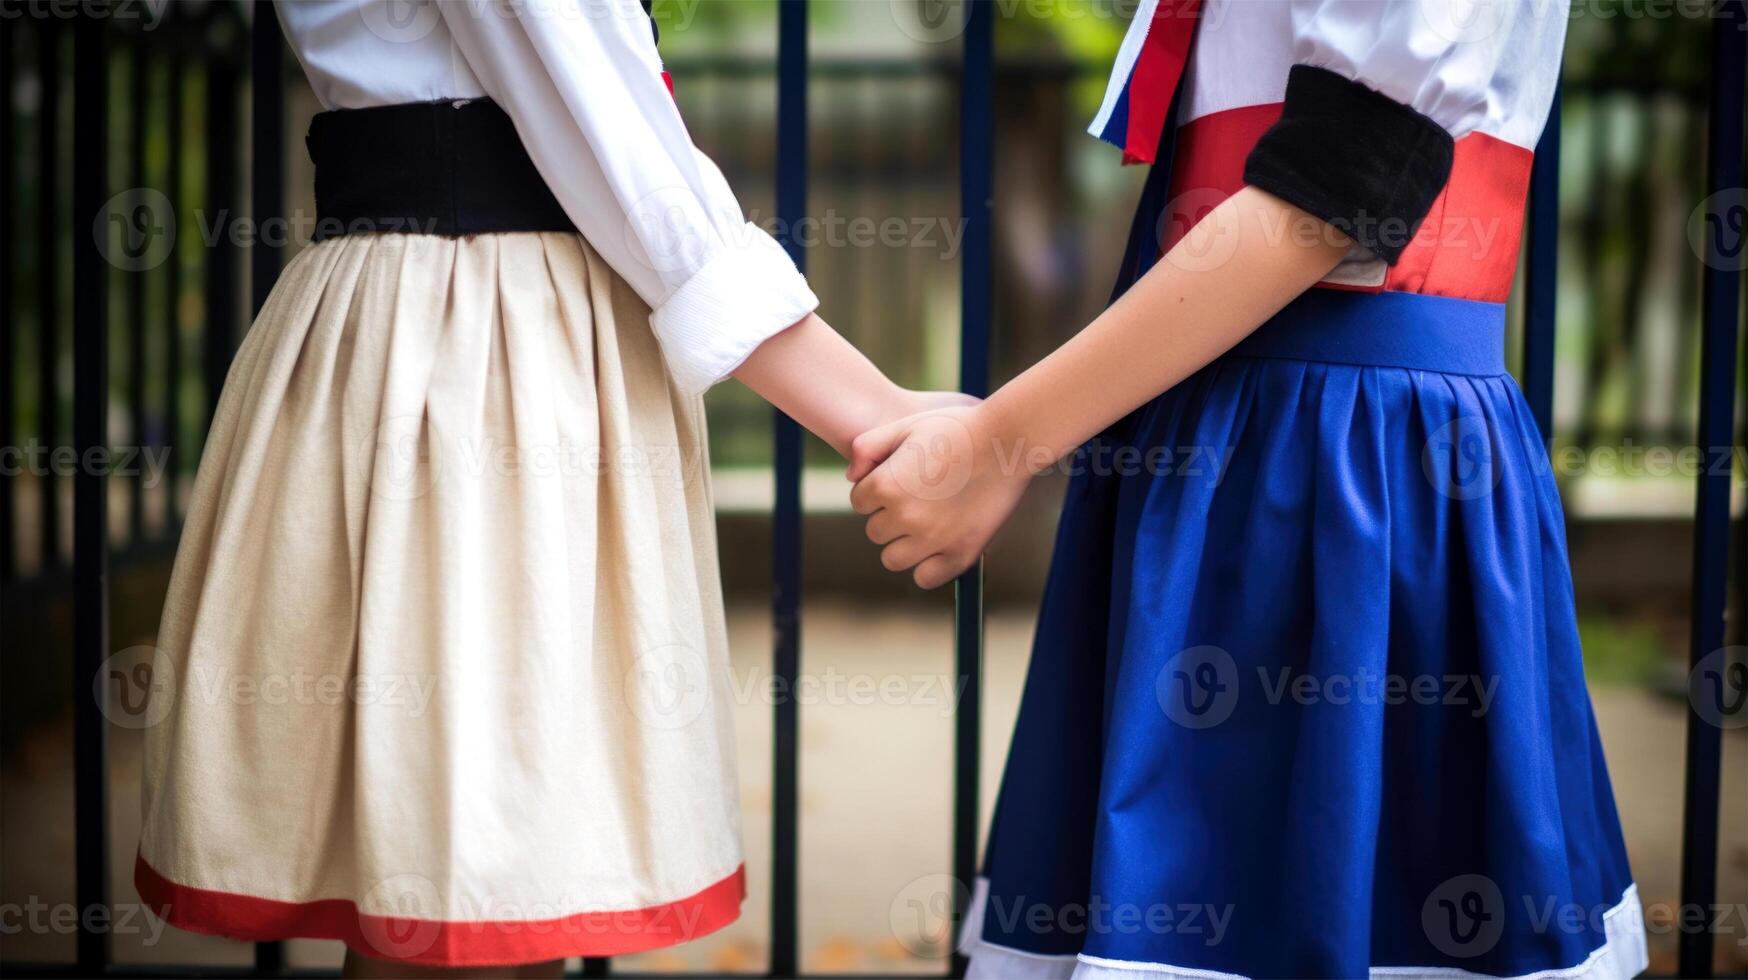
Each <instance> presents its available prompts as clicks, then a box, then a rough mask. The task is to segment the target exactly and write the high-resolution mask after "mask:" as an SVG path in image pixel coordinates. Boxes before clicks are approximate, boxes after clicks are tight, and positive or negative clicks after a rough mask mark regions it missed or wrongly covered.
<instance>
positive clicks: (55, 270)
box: [36, 17, 61, 574]
mask: <svg viewBox="0 0 1748 980" xmlns="http://www.w3.org/2000/svg"><path fill="white" fill-rule="evenodd" d="M36 30H37V54H36V66H37V76H38V83H39V85H40V86H41V88H42V93H41V95H40V96H39V98H38V101H37V133H36V141H37V142H36V185H37V194H36V275H37V279H36V333H37V338H36V356H37V361H36V370H37V382H36V390H37V408H36V415H37V434H38V435H39V436H40V437H41V439H42V441H43V445H44V446H46V447H51V448H52V447H54V446H57V445H59V444H60V438H61V392H60V383H59V382H60V353H61V345H60V339H61V331H60V326H61V323H60V320H61V313H60V306H61V277H60V272H61V261H60V259H61V254H60V251H61V250H60V240H61V238H60V236H61V221H60V218H61V215H60V208H59V204H60V199H61V198H60V195H61V192H60V170H61V167H60V164H61V155H60V132H61V126H60V122H61V29H60V20H59V18H54V17H41V18H38V19H37V22H36ZM36 485H37V494H38V497H39V501H38V506H39V508H40V513H41V521H40V522H39V523H40V525H41V530H40V531H39V532H38V533H40V534H41V535H42V538H41V540H40V541H39V542H38V543H39V544H40V545H41V552H42V553H41V557H40V564H39V570H40V572H41V573H43V574H47V573H50V572H53V571H54V570H55V569H56V568H58V567H59V566H60V564H61V497H60V486H59V481H58V480H56V479H55V476H54V470H53V469H52V468H50V469H49V470H46V471H44V472H43V473H42V474H41V475H40V476H38V477H37V480H36Z"/></svg>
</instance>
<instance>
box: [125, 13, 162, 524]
mask: <svg viewBox="0 0 1748 980" xmlns="http://www.w3.org/2000/svg"><path fill="white" fill-rule="evenodd" d="M133 41H134V43H133V50H132V51H131V52H130V56H131V58H132V64H131V65H130V66H129V68H130V70H131V72H132V77H131V82H132V91H130V92H129V93H128V115H129V116H130V117H131V118H129V119H128V129H129V132H128V158H129V159H128V166H129V167H130V168H131V169H130V171H129V186H130V187H136V188H143V187H145V186H146V120H147V118H148V117H147V99H146V96H147V94H148V93H147V87H148V85H147V83H148V82H149V81H150V80H151V73H150V72H149V70H148V67H149V65H150V63H151V61H150V57H151V56H150V51H151V47H150V43H149V42H148V41H147V40H146V38H145V37H144V36H143V35H142V36H138V37H135V38H134V39H133ZM152 220H153V222H154V223H159V222H162V221H164V220H165V218H164V217H163V216H161V215H160V216H156V217H154V218H153V219H152ZM147 233H148V234H157V233H158V229H157V228H150V229H147ZM146 276H147V271H146V270H145V269H130V270H129V271H128V274H127V412H128V430H129V431H128V437H129V438H130V439H131V440H132V441H133V445H134V450H133V451H134V452H139V451H140V450H141V449H143V448H144V447H145V445H146ZM127 521H128V524H127V529H128V541H129V542H130V543H132V544H134V545H136V546H137V545H140V544H143V543H144V542H145V536H146V535H145V528H146V474H145V469H144V467H141V469H140V471H139V472H137V473H135V474H134V475H133V477H132V479H129V480H128V481H127Z"/></svg>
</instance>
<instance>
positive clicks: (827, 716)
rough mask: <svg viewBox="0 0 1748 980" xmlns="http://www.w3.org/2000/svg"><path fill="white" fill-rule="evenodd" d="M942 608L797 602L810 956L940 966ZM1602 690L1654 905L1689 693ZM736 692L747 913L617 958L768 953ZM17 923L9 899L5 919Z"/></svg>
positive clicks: (118, 773)
mask: <svg viewBox="0 0 1748 980" xmlns="http://www.w3.org/2000/svg"><path fill="white" fill-rule="evenodd" d="M950 615H951V610H950V606H948V605H946V604H944V602H943V601H942V597H919V598H918V599H917V600H916V601H914V602H912V603H910V604H907V605H904V606H898V607H894V606H880V607H873V608H865V607H856V606H851V605H844V604H829V605H827V604H816V605H811V606H810V607H809V608H808V609H807V610H806V611H805V616H804V622H805V636H804V645H805V649H806V650H807V651H808V659H807V662H806V664H805V671H806V673H807V674H809V675H811V676H813V677H815V678H819V679H820V681H821V690H822V693H820V694H819V697H820V698H823V699H824V702H821V701H819V700H816V699H814V697H813V696H812V695H808V696H805V697H806V698H807V699H806V700H804V702H803V707H802V745H803V750H802V771H801V807H802V824H801V826H802V829H801V878H802V884H801V888H802V902H801V905H802V921H801V929H802V932H801V941H802V950H803V953H802V961H803V965H804V967H805V968H806V969H808V970H809V971H816V972H834V973H846V972H869V973H879V974H888V973H927V972H937V971H939V970H940V969H941V968H942V962H941V960H940V959H939V958H938V954H939V953H940V952H941V949H940V944H939V941H938V938H939V937H938V934H937V932H936V930H937V927H938V922H937V920H935V919H934V918H933V917H932V916H931V914H930V913H931V912H932V910H933V909H934V908H935V907H936V902H937V901H938V893H939V888H938V879H937V878H936V877H934V876H937V875H938V874H939V873H940V872H942V871H943V870H945V869H946V868H947V866H948V840H949V838H948V832H949V825H950V820H951V817H950V810H951V786H952V774H951V715H950V712H951V709H952V702H951V696H950V693H948V692H947V690H946V688H945V686H944V685H945V682H946V680H947V675H948V673H949V672H950V667H951V659H952V649H951V638H950V632H949V627H950ZM764 616H765V614H764V610H763V609H762V608H758V607H745V608H737V609H735V610H733V611H732V613H731V633H732V639H733V643H734V649H735V650H736V658H735V663H736V684H737V690H740V691H742V692H761V691H763V690H764V689H765V688H764V687H763V685H762V683H761V682H762V681H764V680H767V679H768V676H769V675H768V672H767V670H766V665H767V664H768V659H769V658H768V655H767V653H766V651H768V649H769V646H770V642H769V631H768V628H767V627H766V625H765V618H764ZM1031 626H1032V619H1031V614H1030V612H1028V611H1013V612H997V613H994V614H992V615H991V617H990V619H989V626H988V649H989V656H988V665H989V667H988V674H989V678H988V687H987V691H986V711H985V731H986V738H985V740H984V767H985V769H984V771H985V780H984V788H985V794H984V795H985V799H984V807H985V817H986V819H987V811H988V807H989V805H990V803H991V802H993V800H992V797H993V791H994V785H995V778H996V776H997V774H998V773H999V771H1000V765H1001V762H1002V759H1003V756H1004V755H1005V751H1006V746H1007V733H1008V731H1009V730H1010V728H1011V726H1012V724H1013V715H1014V711H1015V708H1016V702H1017V699H1018V694H1019V684H1020V681H1021V677H1022V671H1023V669H1024V663H1025V657H1026V652H1027V644H1028V641H1029V636H1030V632H1031ZM118 639H119V638H118ZM118 645H120V644H119V643H118ZM864 675H872V676H874V677H877V678H881V679H882V680H883V683H884V684H887V685H890V686H889V687H886V688H884V690H886V691H887V692H888V693H886V694H884V695H882V694H878V693H876V694H874V695H872V696H862V695H857V694H855V693H854V692H855V691H856V690H858V689H857V688H853V687H851V686H850V685H849V683H848V680H847V679H848V678H849V677H851V676H864ZM834 678H840V680H834ZM887 679H894V680H887ZM834 685H835V686H834ZM833 692H835V693H833ZM865 693H866V692H864V694H865ZM1595 698H1596V703H1597V708H1598V713H1599V715H1600V717H1601V724H1602V729H1603V735H1604V740H1605V742H1606V743H1607V744H1606V748H1607V751H1608V755H1609V759H1610V763H1611V766H1612V768H1613V774H1614V779H1615V788H1616V793H1617V796H1618V798H1619V801H1620V808H1621V813H1622V817H1623V819H1624V820H1625V823H1626V826H1627V834H1628V838H1629V841H1630V846H1631V850H1632V858H1633V865H1634V867H1635V869H1636V871H1637V874H1638V876H1639V882H1640V888H1641V892H1642V895H1643V897H1644V900H1645V901H1646V903H1647V904H1648V905H1652V904H1657V903H1668V904H1672V903H1673V902H1674V896H1675V895H1676V893H1677V873H1676V867H1677V861H1678V847H1679V845H1678V841H1679V839H1680V816H1679V803H1680V798H1681V778H1682V777H1681V762H1680V760H1681V751H1682V720H1681V719H1682V715H1681V711H1680V710H1679V708H1680V705H1679V704H1676V703H1671V702H1668V701H1665V700H1660V699H1657V698H1655V697H1653V696H1651V695H1648V694H1644V693H1642V692H1640V691H1638V690H1635V689H1627V688H1601V689H1599V690H1597V691H1596V692H1595ZM737 700H738V702H739V703H738V709H737V710H738V713H739V714H738V721H739V727H740V734H741V746H740V752H741V759H742V785H743V786H744V801H743V802H744V806H745V811H746V836H747V852H748V870H749V874H750V879H751V889H752V898H751V899H750V901H749V902H748V904H747V908H746V915H745V917H744V918H743V919H742V920H741V921H740V922H739V923H737V924H736V925H734V926H732V927H731V928H729V929H728V930H725V931H724V932H723V933H721V934H719V935H717V936H713V937H710V938H709V939H706V940H704V941H701V942H699V943H696V944H693V945H692V946H689V947H684V948H681V949H676V950H672V951H666V952H660V953H653V954H648V955H644V956H639V957H635V958H628V959H634V960H635V961H636V962H635V963H631V962H627V963H625V964H624V968H625V969H627V970H632V969H637V970H645V969H649V970H663V971H668V970H696V971H702V972H712V973H714V972H729V971H756V970H759V969H762V967H763V964H764V958H765V945H764V937H765V931H766V928H767V923H768V915H767V906H766V903H767V902H768V896H769V890H768V880H769V878H768V871H767V869H768V862H769V855H770V849H769V845H768V839H769V838H768V835H769V833H770V799H769V793H770V763H769V759H770V754H769V753H770V746H771V738H770V732H771V728H770V710H769V702H768V701H767V699H765V698H764V697H763V696H762V694H757V693H754V694H747V695H746V696H743V697H741V698H738V699H737ZM112 749H113V758H114V763H115V766H114V784H115V790H114V797H113V804H112V815H111V824H112V829H113V833H112V835H111V853H112V862H111V863H112V866H113V868H114V871H115V874H114V884H113V893H114V894H115V895H116V896H118V898H120V899H121V900H122V901H123V902H127V901H131V900H132V897H133V890H132V886H131V884H130V883H129V881H128V873H129V869H130V867H131V858H132V855H133V849H134V843H135V840H136V836H137V832H138V814H137V807H136V805H135V803H134V801H135V800H136V799H137V793H138V742H137V738H136V737H135V736H134V735H133V734H132V733H129V732H126V731H121V730H117V731H115V732H114V733H113V736H112ZM69 758H70V745H69V741H68V738H67V734H66V731H65V729H64V726H63V727H61V728H58V729H56V730H52V731H45V732H43V733H42V734H41V735H40V737H38V738H35V739H33V740H32V741H31V743H30V744H29V745H28V746H27V747H26V751H25V752H24V753H23V754H22V755H21V756H19V757H17V758H14V759H8V760H7V764H6V766H5V770H4V772H3V774H0V777H3V779H0V910H4V911H5V912H6V914H7V915H15V914H16V911H15V910H16V909H17V908H18V907H19V906H20V905H22V904H23V903H25V902H26V901H27V900H29V899H30V898H32V897H34V898H36V899H38V900H40V901H43V902H48V903H65V902H70V901H71V898H72V896H71V873H70V870H69V869H70V866H71V853H72V825H71V821H70V819H69V817H70V814H71V812H72V811H71V807H72V799H71V796H72V793H71V786H70V784H69V780H68V779H67V777H66V771H67V768H66V767H67V763H68V759H69ZM1725 767H1726V780H1727V782H1726V787H1725V801H1724V810H1725V813H1724V828H1725V833H1726V842H1725V846H1724V849H1723V856H1722V859H1721V862H1720V863H1721V868H1720V872H1721V875H1722V886H1723V887H1722V890H1721V893H1720V899H1721V900H1725V901H1728V902H1732V903H1745V905H1748V731H1738V732H1733V733H1730V737H1729V738H1728V739H1727V742H1726V759H1725ZM919 910H920V913H919ZM1743 911H1744V910H1743V909H1738V910H1734V911H1732V912H1730V913H1729V915H1730V916H1731V918H1729V919H1728V920H1727V921H1728V923H1729V924H1730V925H1731V926H1733V929H1734V931H1733V935H1731V936H1730V937H1727V938H1726V940H1725V944H1724V945H1723V946H1721V948H1720V952H1721V954H1722V957H1721V960H1722V962H1721V963H1720V966H1721V968H1722V969H1723V970H1724V971H1725V972H1730V971H1732V970H1734V971H1743V970H1748V933H1745V932H1744V931H1743V930H1744V928H1745V927H1748V920H1745V917H1744V915H1743ZM919 914H920V916H921V918H920V919H919ZM10 924H11V923H10V922H7V921H4V919H0V926H5V925H10ZM1653 944H1654V949H1655V950H1656V954H1655V955H1656V959H1657V962H1656V965H1657V966H1659V967H1661V972H1664V973H1669V972H1672V971H1673V965H1674V964H1673V959H1672V954H1671V950H1672V949H1673V936H1671V935H1669V934H1668V933H1667V931H1664V932H1662V933H1661V934H1658V935H1654V936H1653ZM115 946H116V955H117V957H118V959H121V960H123V961H134V962H160V963H165V962H202V963H235V964H240V963H244V962H246V961H247V959H248V957H249V950H248V948H247V947H246V946H243V945H242V944H237V943H231V942H226V941H223V940H216V939H210V938H205V937H197V936H190V935H186V934H181V933H177V932H175V931H173V930H172V931H166V932H165V933H164V934H163V936H162V938H161V939H160V940H158V941H157V942H155V943H153V942H149V937H147V936H145V935H141V934H134V933H128V934H118V935H117V936H116V939H115ZM71 951H72V936H71V934H70V933H68V932H65V931H54V930H50V931H46V932H44V931H34V930H30V929H26V930H25V931H23V932H20V933H12V932H11V930H9V929H8V930H5V931H4V932H0V955H4V957H5V958H7V959H47V958H66V957H70V955H71ZM291 955H292V959H293V962H294V963H295V964H296V965H300V966H319V965H329V964H332V963H335V962H337V956H338V950H337V947H336V946H334V945H332V944H326V943H295V944H293V949H292V951H291Z"/></svg>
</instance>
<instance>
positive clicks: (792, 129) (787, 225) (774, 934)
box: [771, 0, 807, 977]
mask: <svg viewBox="0 0 1748 980" xmlns="http://www.w3.org/2000/svg"><path fill="white" fill-rule="evenodd" d="M806 215H807V0H778V3H777V220H778V222H779V223H780V224H781V226H782V232H783V247H784V248H785V249H787V250H788V252H789V257H790V258H791V259H793V260H794V261H795V266H796V268H798V269H801V270H802V271H803V272H805V271H806V259H807V254H806V252H805V251H804V250H803V248H802V242H801V235H800V228H801V221H802V219H803V218H804V217H805V216H806ZM772 439H773V443H774V450H775V452H774V456H775V459H774V460H773V467H774V476H775V480H776V493H775V501H774V503H773V511H772V515H771V579H772V581H771V586H772V588H771V632H772V637H773V646H774V650H773V651H772V652H773V657H774V659H775V661H776V663H775V668H776V669H775V672H776V679H775V683H777V684H778V685H779V687H778V688H777V690H779V691H785V692H793V691H794V690H795V689H796V680H797V678H798V677H799V676H800V674H801V452H802V441H801V427H800V426H799V425H797V424H796V423H795V420H794V419H792V418H790V417H789V416H787V415H785V414H783V413H782V412H776V422H775V426H774V431H773V433H772ZM772 723H773V725H774V726H775V730H774V731H773V733H772V739H773V744H774V751H773V753H772V766H773V772H772V778H771V975H772V976H774V977H793V976H797V975H798V973H799V970H798V963H799V960H798V950H797V945H798V942H797V940H798V928H797V926H798V922H797V917H798V911H797V909H798V902H799V888H800V878H799V872H798V869H797V860H798V857H797V852H798V851H799V849H800V848H799V844H800V836H799V833H798V830H799V826H798V824H797V819H796V818H797V802H798V798H799V792H800V786H799V769H800V761H801V758H800V743H799V740H798V737H799V725H800V706H799V705H798V704H797V703H796V699H795V698H794V696H793V695H792V694H786V695H785V696H783V697H781V698H779V699H778V700H777V706H776V708H775V711H774V717H773V719H772Z"/></svg>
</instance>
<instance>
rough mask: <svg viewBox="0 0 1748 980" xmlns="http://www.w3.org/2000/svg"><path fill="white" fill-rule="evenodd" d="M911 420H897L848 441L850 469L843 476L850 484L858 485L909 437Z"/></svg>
mask: <svg viewBox="0 0 1748 980" xmlns="http://www.w3.org/2000/svg"><path fill="white" fill-rule="evenodd" d="M911 423H912V420H911V419H909V418H903V419H899V420H898V421H896V422H888V423H886V424H885V425H878V426H875V427H874V428H872V429H869V430H868V431H867V432H864V433H862V434H861V435H859V436H857V437H856V438H855V439H853V440H851V441H850V468H849V469H848V470H847V471H845V473H844V476H845V477H846V478H848V479H849V481H850V482H851V483H860V482H861V481H862V478H863V477H865V476H867V475H868V474H869V473H872V472H874V468H875V467H876V466H879V465H880V464H881V463H884V462H886V457H888V456H891V455H892V454H893V453H894V452H895V451H897V449H898V447H899V446H900V445H902V444H903V443H904V437H905V436H907V435H910V429H911Z"/></svg>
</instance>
